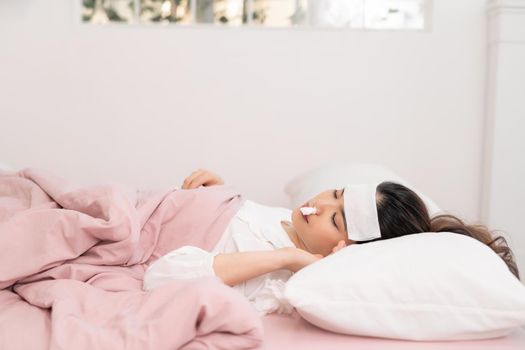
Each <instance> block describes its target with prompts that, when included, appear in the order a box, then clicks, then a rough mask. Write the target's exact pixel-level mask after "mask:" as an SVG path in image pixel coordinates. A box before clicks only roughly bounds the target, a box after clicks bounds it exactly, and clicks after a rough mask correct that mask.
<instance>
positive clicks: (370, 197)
mask: <svg viewBox="0 0 525 350" xmlns="http://www.w3.org/2000/svg"><path fill="white" fill-rule="evenodd" d="M376 187H377V185H376V184H357V185H347V186H345V191H344V195H343V196H344V206H345V210H344V212H345V219H346V229H347V231H348V238H349V239H351V240H352V241H368V240H370V239H375V238H381V231H380V229H379V219H378V217H377V205H376Z"/></svg>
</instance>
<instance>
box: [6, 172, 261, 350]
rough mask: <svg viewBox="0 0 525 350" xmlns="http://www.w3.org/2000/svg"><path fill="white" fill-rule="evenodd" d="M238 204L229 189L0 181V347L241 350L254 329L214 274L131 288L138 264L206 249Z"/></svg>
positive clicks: (254, 336) (137, 280) (255, 341)
mask: <svg viewBox="0 0 525 350" xmlns="http://www.w3.org/2000/svg"><path fill="white" fill-rule="evenodd" d="M243 201H244V199H243V198H242V197H241V195H240V194H239V193H237V192H236V191H235V190H234V189H233V188H231V187H229V186H225V185H222V186H212V187H201V188H197V189H193V190H182V189H179V188H177V187H173V188H166V189H158V190H139V189H135V188H131V187H127V186H124V185H118V184H114V185H96V186H75V185H73V184H71V183H69V182H68V181H66V180H64V179H63V178H61V177H58V176H56V175H54V174H52V173H50V172H47V171H44V170H41V169H34V168H26V169H22V170H19V171H16V172H0V349H32V350H39V349H100V350H102V349H111V350H118V349H141V350H145V349H156V350H161V349H250V348H254V347H257V346H259V345H260V344H261V342H262V337H263V336H262V334H263V332H262V323H261V320H260V318H259V317H258V315H257V313H256V311H255V310H254V309H253V308H252V306H251V305H250V304H249V302H248V301H247V300H246V299H245V298H244V297H243V296H242V295H241V294H239V293H238V292H237V291H235V290H233V289H232V288H230V287H228V286H227V285H225V284H224V283H222V282H221V281H220V279H219V278H218V277H203V278H199V279H195V280H187V281H180V280H179V281H173V282H172V283H170V284H168V285H165V286H163V287H161V288H157V289H154V290H151V291H143V290H142V280H143V276H144V272H145V270H146V269H147V267H148V265H149V264H151V263H152V262H153V261H155V260H156V259H158V258H159V257H160V256H162V255H164V254H166V253H167V252H169V251H171V250H173V249H176V248H178V247H181V246H183V245H193V246H197V247H200V248H202V249H207V250H211V249H212V248H213V246H214V245H215V244H216V243H217V242H218V240H219V238H220V236H221V234H222V233H223V231H224V230H225V228H226V226H227V224H228V222H229V220H230V219H231V218H232V217H233V216H234V215H235V213H236V211H237V210H238V209H239V208H240V207H241V205H242V203H243Z"/></svg>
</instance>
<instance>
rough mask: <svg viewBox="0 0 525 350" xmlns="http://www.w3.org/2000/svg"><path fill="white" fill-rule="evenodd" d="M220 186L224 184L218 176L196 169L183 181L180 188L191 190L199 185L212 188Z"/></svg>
mask: <svg viewBox="0 0 525 350" xmlns="http://www.w3.org/2000/svg"><path fill="white" fill-rule="evenodd" d="M220 184H224V181H222V179H221V178H220V177H219V176H217V175H215V174H214V173H212V172H211V171H208V170H205V169H197V170H195V171H194V172H193V173H191V175H190V176H188V177H187V178H186V179H185V180H184V183H183V184H182V186H181V187H182V189H193V188H197V187H199V186H201V185H204V186H212V185H220Z"/></svg>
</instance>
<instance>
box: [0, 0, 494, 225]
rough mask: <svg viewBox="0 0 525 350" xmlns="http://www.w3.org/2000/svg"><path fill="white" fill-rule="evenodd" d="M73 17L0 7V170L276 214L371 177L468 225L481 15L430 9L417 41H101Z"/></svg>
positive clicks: (16, 4) (478, 135)
mask: <svg viewBox="0 0 525 350" xmlns="http://www.w3.org/2000/svg"><path fill="white" fill-rule="evenodd" d="M74 7H75V6H72V1H68V0H54V1H50V0H26V1H9V2H6V1H4V2H1V3H0V99H1V101H0V118H1V124H0V128H1V134H0V161H3V162H7V163H10V164H12V165H14V166H16V167H22V166H36V167H45V168H50V169H54V170H56V171H57V172H59V173H60V174H63V175H64V176H66V177H68V178H71V179H74V180H77V181H86V182H109V181H121V182H125V183H131V184H137V185H145V186H164V185H171V184H180V182H181V181H182V179H183V178H184V177H185V176H187V175H188V174H189V173H190V172H191V171H193V170H194V169H195V168H198V167H203V168H208V169H211V170H214V171H216V172H217V173H219V174H221V175H222V176H223V178H224V179H225V180H226V181H227V182H228V183H230V184H234V185H236V186H237V187H238V188H239V189H241V190H242V191H243V192H244V193H246V195H247V196H248V197H249V198H251V199H253V200H257V201H260V202H262V203H266V204H269V205H283V206H286V205H287V203H288V202H287V199H286V197H285V194H284V192H283V187H284V184H285V183H286V181H287V180H289V179H290V178H291V177H293V176H295V175H297V174H298V173H300V172H302V171H304V170H306V169H309V168H311V167H314V166H317V165H319V164H322V163H325V162H332V161H335V160H338V159H339V160H344V161H362V162H379V163H382V164H385V165H386V166H388V167H390V168H391V169H392V170H394V171H396V172H397V173H399V174H400V175H401V176H403V177H405V178H406V179H407V180H409V181H410V182H412V183H413V184H414V185H415V186H416V187H418V188H420V189H421V190H422V191H424V192H426V193H427V194H428V195H429V196H430V197H432V198H433V199H435V201H436V202H437V203H438V204H439V205H440V206H441V207H443V208H445V209H448V210H450V211H451V212H453V213H455V214H456V215H460V216H461V217H463V218H465V219H467V220H478V219H479V213H480V190H481V186H482V185H481V170H482V154H481V149H482V142H483V140H482V134H483V113H484V107H483V106H484V103H483V101H484V94H485V90H484V83H485V70H486V63H485V56H486V42H485V40H486V35H485V1H484V0H468V1H466V0H463V1H455V0H440V1H433V20H432V29H431V30H430V31H429V32H365V31H348V30H341V31H338V30H286V29H253V28H244V29H243V28H219V29H216V28H211V27H206V28H180V27H175V26H147V25H145V26H137V25H112V26H105V27H97V26H91V25H86V24H81V23H78V21H76V18H73V16H74V11H73V8H74ZM304 147H306V148H307V150H306V151H303V150H302V148H304Z"/></svg>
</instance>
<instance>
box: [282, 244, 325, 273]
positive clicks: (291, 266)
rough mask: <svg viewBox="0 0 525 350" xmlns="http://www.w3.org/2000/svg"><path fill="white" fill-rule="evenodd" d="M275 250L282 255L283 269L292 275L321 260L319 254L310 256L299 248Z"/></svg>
mask: <svg viewBox="0 0 525 350" xmlns="http://www.w3.org/2000/svg"><path fill="white" fill-rule="evenodd" d="M277 250H278V251H279V252H280V253H281V254H283V259H284V261H285V263H284V268H285V269H287V270H290V271H292V272H294V273H295V272H297V271H299V270H300V269H302V268H303V267H305V266H308V265H310V264H312V263H314V262H316V261H319V260H321V259H322V258H323V255H321V254H312V253H310V252H307V251H306V250H303V249H300V248H294V247H286V248H279V249H277Z"/></svg>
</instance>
